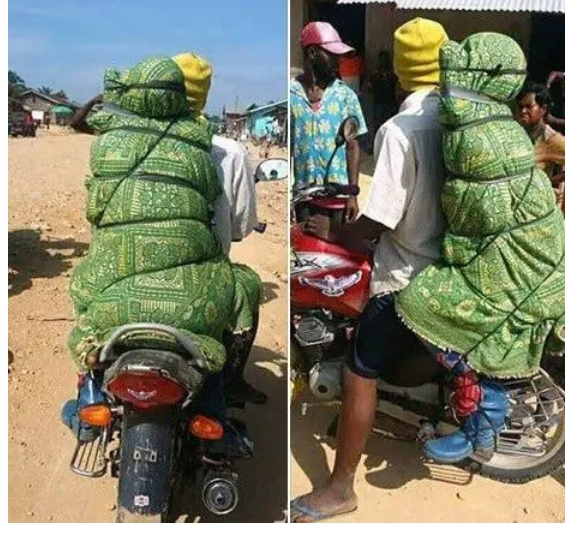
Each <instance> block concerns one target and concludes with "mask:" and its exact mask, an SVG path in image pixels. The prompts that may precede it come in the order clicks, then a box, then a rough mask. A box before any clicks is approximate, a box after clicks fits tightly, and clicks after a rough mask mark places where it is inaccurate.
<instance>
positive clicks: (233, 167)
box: [211, 136, 257, 254]
mask: <svg viewBox="0 0 586 536" xmlns="http://www.w3.org/2000/svg"><path fill="white" fill-rule="evenodd" d="M211 156H212V159H213V161H214V163H215V164H216V168H217V170H218V177H219V180H220V184H221V185H222V195H221V196H220V197H218V199H217V200H216V202H215V204H214V210H215V215H214V224H215V227H214V228H215V231H216V234H217V236H218V238H219V239H220V241H221V243H222V249H223V250H224V253H226V254H228V253H229V252H230V246H231V244H232V241H238V240H242V239H243V238H245V237H246V236H248V235H249V234H250V233H251V232H252V231H253V230H254V226H255V225H256V224H257V215H256V191H255V184H254V170H253V169H252V167H251V164H250V161H249V158H248V152H247V151H246V149H245V148H244V146H243V145H241V144H240V143H238V142H237V141H234V140H229V139H228V138H223V137H221V136H214V137H213V139H212V150H211Z"/></svg>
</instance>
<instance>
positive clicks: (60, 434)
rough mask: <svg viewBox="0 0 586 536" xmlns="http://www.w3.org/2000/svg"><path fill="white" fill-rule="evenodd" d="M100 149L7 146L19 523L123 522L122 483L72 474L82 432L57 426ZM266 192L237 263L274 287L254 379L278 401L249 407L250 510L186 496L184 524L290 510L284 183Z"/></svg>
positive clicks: (12, 458)
mask: <svg viewBox="0 0 586 536" xmlns="http://www.w3.org/2000/svg"><path fill="white" fill-rule="evenodd" d="M91 142H92V137H91V136H86V135H81V134H65V133H64V132H59V131H55V132H50V133H47V132H45V131H41V132H39V137H38V138H36V139H33V138H27V139H22V138H19V139H10V140H9V148H8V152H9V224H8V231H9V235H8V244H9V301H8V303H9V350H10V353H9V375H8V418H9V422H8V441H9V442H8V448H9V453H8V485H9V493H8V496H9V506H8V520H9V521H10V522H93V523H97V522H113V521H114V519H115V515H116V512H115V504H116V481H115V480H114V479H113V478H110V477H109V476H105V477H102V478H100V479H88V478H83V477H80V476H76V475H74V474H73V473H71V472H70V470H69V461H70V457H71V454H72V452H73V450H72V449H73V446H74V442H73V436H72V435H71V433H70V432H69V431H68V430H66V429H65V427H64V426H63V425H62V424H61V422H60V421H59V411H60V408H61V405H62V403H63V401H64V400H66V399H68V398H71V397H72V396H73V395H74V385H75V372H74V368H73V365H72V363H71V361H70V358H69V355H68V353H67V351H66V347H65V341H66V337H67V335H68V333H69V330H70V328H71V325H72V322H71V320H72V306H71V302H70V300H69V295H68V283H69V277H70V274H71V272H72V269H73V268H74V266H75V265H76V264H77V263H78V262H79V260H80V259H81V258H82V256H83V255H84V253H85V251H86V250H87V247H88V243H89V240H90V229H89V225H88V223H87V222H86V221H85V218H84V214H85V191H84V176H85V174H86V173H87V171H88V169H87V165H88V155H89V149H90V145H91ZM254 156H255V155H253V157H254ZM275 156H276V155H275ZM258 193H259V203H258V205H259V218H260V219H261V220H263V221H266V222H267V223H268V228H267V231H266V233H265V234H264V235H258V234H254V235H253V236H251V237H249V238H248V239H247V240H245V241H244V242H242V243H240V244H237V245H236V247H235V248H234V249H233V255H232V256H233V258H234V259H235V260H236V261H238V262H243V263H247V264H249V265H251V266H252V267H254V268H255V269H256V270H257V272H258V273H259V275H260V276H261V278H262V281H263V284H264V302H263V305H262V309H261V324H260V329H259V335H258V337H257V340H256V344H255V348H254V353H253V357H252V358H251V361H252V363H251V364H250V365H249V366H248V369H247V373H246V376H247V379H249V380H250V381H251V383H253V384H254V385H255V386H258V387H259V388H261V389H263V390H264V391H265V392H266V393H267V394H268V396H269V398H270V401H269V404H268V405H267V406H264V407H263V406H252V407H249V408H247V410H246V412H247V419H248V422H249V426H250V433H251V435H252V437H253V439H254V441H255V447H256V457H255V459H254V460H251V461H244V462H242V463H241V464H240V469H241V471H240V477H241V481H240V489H241V503H240V507H239V508H238V509H237V510H236V511H235V512H234V513H233V514H231V515H229V516H225V517H223V518H217V517H214V516H212V515H210V514H206V513H205V512H204V509H203V506H202V505H201V503H200V501H199V499H198V498H197V497H186V500H185V501H184V503H185V504H186V511H185V515H183V516H182V517H181V518H179V519H178V522H193V521H206V522H218V521H219V522H275V521H281V520H282V519H283V510H284V508H286V505H287V489H286V488H287V464H286V458H287V401H286V398H287V382H286V344H287V323H286V319H287V315H286V307H287V288H286V274H287V246H286V244H287V236H286V224H287V201H286V198H287V193H286V184H285V183H284V182H280V183H265V184H260V185H259V186H258Z"/></svg>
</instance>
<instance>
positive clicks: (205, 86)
mask: <svg viewBox="0 0 586 536" xmlns="http://www.w3.org/2000/svg"><path fill="white" fill-rule="evenodd" d="M173 61H174V62H175V63H176V64H177V65H179V68H180V69H181V72H182V73H183V78H184V79H185V93H186V96H187V102H189V109H190V110H191V112H192V114H193V116H194V117H199V115H200V114H201V111H202V110H203V108H204V106H205V105H206V100H207V98H208V92H209V90H210V85H211V83H212V66H211V65H210V64H209V63H208V62H207V61H206V60H205V59H203V58H202V57H200V56H197V55H195V54H192V53H191V52H185V53H183V54H178V55H177V56H174V57H173Z"/></svg>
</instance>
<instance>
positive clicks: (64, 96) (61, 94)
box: [52, 89, 69, 100]
mask: <svg viewBox="0 0 586 536" xmlns="http://www.w3.org/2000/svg"><path fill="white" fill-rule="evenodd" d="M52 96H53V97H55V98H56V99H61V100H69V99H68V97H67V93H65V91H63V90H62V89H60V90H59V91H57V92H56V93H53V94H52Z"/></svg>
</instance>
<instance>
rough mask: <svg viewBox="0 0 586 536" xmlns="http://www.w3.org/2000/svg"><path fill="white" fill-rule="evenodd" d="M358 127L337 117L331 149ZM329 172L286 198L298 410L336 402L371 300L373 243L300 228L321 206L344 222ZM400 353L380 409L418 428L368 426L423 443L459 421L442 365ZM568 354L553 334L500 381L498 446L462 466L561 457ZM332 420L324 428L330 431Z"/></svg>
mask: <svg viewBox="0 0 586 536" xmlns="http://www.w3.org/2000/svg"><path fill="white" fill-rule="evenodd" d="M357 127H358V123H357V120H356V118H353V117H350V118H347V119H346V120H345V121H344V122H343V123H342V125H341V126H340V129H339V132H338V136H337V140H336V149H335V151H337V150H338V148H339V147H340V146H342V145H343V144H344V143H345V142H346V141H348V140H349V139H352V138H353V137H355V135H356V132H357ZM335 151H334V153H335ZM332 159H333V155H332V158H331V159H330V162H331V160H332ZM327 169H329V165H328V168H327ZM327 173H328V172H327V170H326V173H325V177H324V184H323V186H315V185H310V186H307V187H304V188H302V189H298V190H296V191H294V193H293V196H292V201H291V204H292V206H291V219H292V221H294V220H295V219H297V221H296V222H295V223H293V224H292V226H291V229H290V244H291V249H292V253H291V267H290V281H291V283H290V284H291V286H290V293H291V335H292V341H291V344H292V352H291V355H292V363H291V382H292V390H293V396H292V398H295V399H299V398H300V396H301V392H307V393H308V396H309V397H310V399H312V400H311V401H310V402H304V403H303V404H302V406H301V411H302V414H303V415H306V414H307V411H308V409H309V408H311V407H314V406H320V405H338V404H339V403H340V399H341V395H342V389H343V385H342V372H343V364H344V361H345V356H346V354H347V352H348V351H349V348H350V345H351V342H352V337H353V335H354V332H355V329H356V322H357V318H358V315H359V313H360V311H362V309H363V308H364V306H365V305H366V303H367V301H368V298H369V284H370V277H371V272H372V262H373V249H374V245H375V244H374V243H364V245H363V247H357V248H356V249H354V250H349V249H346V248H344V247H342V246H340V245H336V244H332V243H329V242H326V241H324V240H322V239H320V238H317V237H316V236H313V235H310V234H308V233H306V232H305V230H304V224H303V221H299V220H300V219H301V220H303V219H304V217H306V216H307V215H308V214H314V213H321V214H326V215H328V216H329V217H331V218H334V219H336V220H337V221H341V219H342V215H343V213H344V208H345V200H346V199H347V197H348V195H357V192H356V189H354V190H352V188H349V187H347V186H339V185H335V184H329V183H328V180H327ZM300 206H301V207H303V209H301V210H300V208H299V207H300ZM403 357H404V358H403V359H402V360H401V363H400V365H393V364H389V367H388V368H387V370H385V371H383V373H382V374H381V378H380V380H379V381H378V386H377V392H378V412H380V413H382V414H383V415H385V414H386V415H388V416H390V417H391V418H393V419H395V420H397V419H398V420H399V421H402V422H403V423H405V424H407V425H411V426H413V427H414V428H415V430H416V431H415V433H411V434H407V435H405V434H403V435H400V434H396V433H394V432H393V431H392V430H387V429H383V428H378V427H376V426H375V427H374V428H373V430H372V431H373V433H375V434H379V435H382V436H383V437H386V438H390V439H402V440H410V441H424V440H426V439H431V438H433V437H435V436H436V435H438V434H439V435H443V434H445V433H449V432H450V431H453V430H454V429H455V427H457V426H458V422H457V420H456V418H455V416H454V415H453V414H452V412H451V411H450V389H449V388H448V384H447V374H446V369H444V368H443V367H442V366H441V365H439V364H438V363H437V362H436V361H435V360H434V359H433V358H432V357H431V355H430V354H429V353H427V352H424V353H421V354H418V353H416V352H414V351H413V352H411V355H405V356H403ZM564 358H565V343H564V342H563V341H560V340H558V339H557V338H554V337H553V336H551V337H550V339H548V342H547V344H546V347H545V351H544V354H543V358H542V361H541V368H540V371H539V372H538V373H537V374H536V375H535V376H533V377H531V378H527V379H515V380H508V381H504V382H503V385H504V387H505V389H506V391H507V396H508V399H509V402H510V410H509V412H508V415H507V419H506V426H505V428H504V430H503V431H502V432H501V433H500V434H499V436H498V439H497V442H496V449H495V452H494V454H493V455H492V457H491V458H490V459H488V460H487V459H485V458H480V457H475V455H472V456H471V457H470V459H468V460H466V461H465V462H464V463H463V464H462V465H463V466H465V467H467V468H468V469H470V470H473V471H476V472H479V473H480V474H482V475H484V476H487V477H489V478H492V479H495V480H499V481H503V482H508V483H523V482H528V481H531V480H534V479H537V478H540V477H543V476H546V475H549V474H551V473H553V472H554V471H556V470H557V469H559V468H560V467H561V466H563V465H564V463H565V454H564V452H565V434H564V430H565V392H564V384H565V363H564ZM336 419H337V418H336ZM336 419H334V422H332V424H331V425H330V427H329V429H328V434H329V435H331V436H333V435H335V431H336V422H337V420H336Z"/></svg>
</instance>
